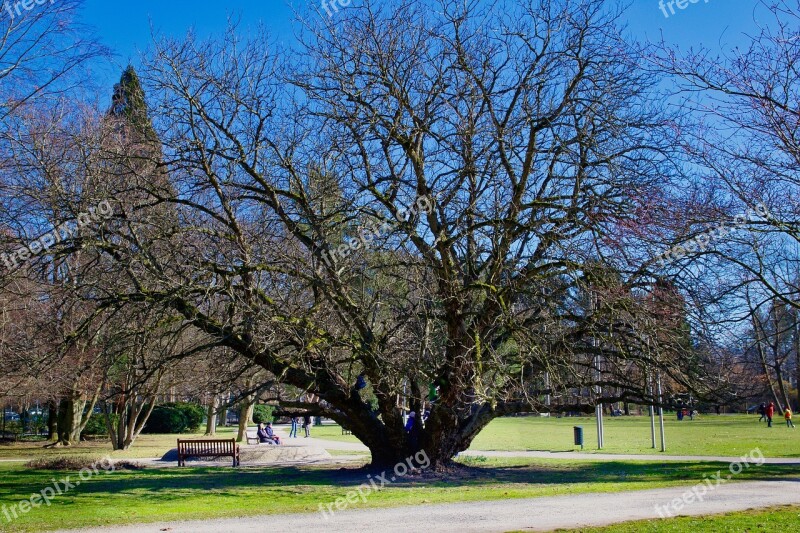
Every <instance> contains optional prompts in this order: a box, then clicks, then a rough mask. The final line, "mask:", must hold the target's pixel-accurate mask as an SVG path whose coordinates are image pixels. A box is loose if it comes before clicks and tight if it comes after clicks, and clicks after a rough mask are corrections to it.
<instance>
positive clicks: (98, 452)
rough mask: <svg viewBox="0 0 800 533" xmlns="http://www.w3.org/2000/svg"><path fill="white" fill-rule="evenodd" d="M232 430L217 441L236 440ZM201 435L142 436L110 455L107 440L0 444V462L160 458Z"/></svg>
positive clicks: (220, 434) (219, 433) (223, 432)
mask: <svg viewBox="0 0 800 533" xmlns="http://www.w3.org/2000/svg"><path fill="white" fill-rule="evenodd" d="M236 431H237V430H236V429H235V428H219V429H218V430H217V436H216V438H220V439H232V438H235V437H236ZM202 437H203V435H202V433H196V434H186V435H141V436H140V437H139V438H138V439H137V440H136V442H135V443H134V445H133V447H132V448H131V449H130V450H125V451H117V452H113V451H112V450H111V445H110V443H109V441H108V440H95V441H89V442H82V443H81V444H80V446H74V447H70V448H45V447H44V446H45V444H47V443H46V442H44V441H39V442H18V443H14V444H0V460H3V459H5V460H10V459H25V460H29V459H33V458H39V457H63V456H69V457H103V456H105V455H110V456H111V457H112V458H114V459H143V458H151V457H161V456H163V455H164V454H165V453H166V452H168V451H169V450H170V449H172V448H174V447H175V446H176V445H177V439H178V438H181V439H194V438H202Z"/></svg>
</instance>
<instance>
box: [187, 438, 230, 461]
mask: <svg viewBox="0 0 800 533" xmlns="http://www.w3.org/2000/svg"><path fill="white" fill-rule="evenodd" d="M189 457H198V458H200V457H212V458H215V459H216V458H218V457H232V458H233V466H239V463H240V460H239V446H238V445H237V444H236V439H226V440H181V439H178V466H186V459H188V458H189Z"/></svg>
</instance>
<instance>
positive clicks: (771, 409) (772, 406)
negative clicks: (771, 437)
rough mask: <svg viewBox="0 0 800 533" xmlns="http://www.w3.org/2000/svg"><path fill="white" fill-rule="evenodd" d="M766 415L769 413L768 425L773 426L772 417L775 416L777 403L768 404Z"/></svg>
mask: <svg viewBox="0 0 800 533" xmlns="http://www.w3.org/2000/svg"><path fill="white" fill-rule="evenodd" d="M766 415H767V427H768V428H771V427H772V417H773V415H775V404H774V403H772V402H769V405H768V406H767V411H766Z"/></svg>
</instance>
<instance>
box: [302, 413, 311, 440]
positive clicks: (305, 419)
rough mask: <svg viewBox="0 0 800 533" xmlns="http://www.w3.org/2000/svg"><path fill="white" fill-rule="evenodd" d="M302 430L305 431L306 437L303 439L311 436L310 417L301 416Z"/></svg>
mask: <svg viewBox="0 0 800 533" xmlns="http://www.w3.org/2000/svg"><path fill="white" fill-rule="evenodd" d="M303 429H305V430H306V436H305V437H303V438H304V439H307V438H308V437H310V436H311V415H303Z"/></svg>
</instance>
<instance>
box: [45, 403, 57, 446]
mask: <svg viewBox="0 0 800 533" xmlns="http://www.w3.org/2000/svg"><path fill="white" fill-rule="evenodd" d="M47 440H48V441H50V442H57V441H58V404H57V403H56V402H55V400H50V401H49V402H47Z"/></svg>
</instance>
